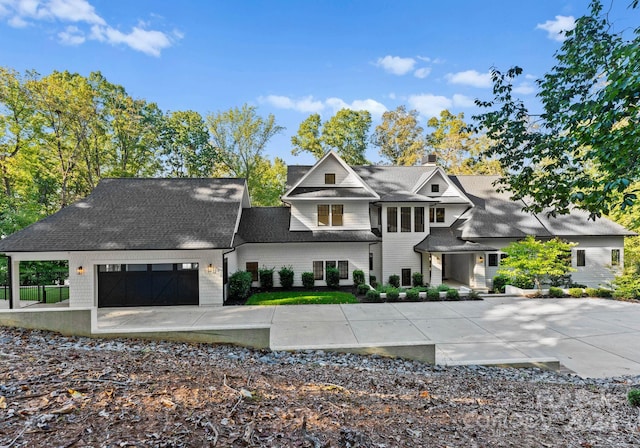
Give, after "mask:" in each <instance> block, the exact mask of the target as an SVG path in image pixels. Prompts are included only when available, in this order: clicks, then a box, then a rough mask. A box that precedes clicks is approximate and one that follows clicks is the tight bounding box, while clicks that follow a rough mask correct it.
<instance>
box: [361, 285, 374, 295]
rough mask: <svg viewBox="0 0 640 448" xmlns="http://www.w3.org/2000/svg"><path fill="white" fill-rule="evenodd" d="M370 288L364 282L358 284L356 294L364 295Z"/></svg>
mask: <svg viewBox="0 0 640 448" xmlns="http://www.w3.org/2000/svg"><path fill="white" fill-rule="evenodd" d="M370 290H371V288H369V285H365V284H364V283H362V284H360V285H358V294H362V295H364V294H366V293H367V292H368V291H370Z"/></svg>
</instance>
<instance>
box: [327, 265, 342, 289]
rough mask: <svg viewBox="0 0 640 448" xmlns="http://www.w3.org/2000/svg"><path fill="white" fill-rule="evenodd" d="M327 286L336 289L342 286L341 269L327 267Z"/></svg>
mask: <svg viewBox="0 0 640 448" xmlns="http://www.w3.org/2000/svg"><path fill="white" fill-rule="evenodd" d="M327 286H328V287H329V288H334V289H338V287H340V271H338V269H337V268H327Z"/></svg>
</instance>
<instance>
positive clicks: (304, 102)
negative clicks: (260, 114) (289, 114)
mask: <svg viewBox="0 0 640 448" xmlns="http://www.w3.org/2000/svg"><path fill="white" fill-rule="evenodd" d="M258 100H259V101H260V102H261V103H268V104H271V105H272V106H274V107H277V108H278V109H291V110H297V111H298V112H309V113H318V112H321V111H322V109H324V107H325V106H324V103H323V102H322V101H319V100H314V99H313V97H312V96H306V97H303V98H300V99H299V100H292V99H291V98H289V97H288V96H282V95H268V96H266V97H260V98H258Z"/></svg>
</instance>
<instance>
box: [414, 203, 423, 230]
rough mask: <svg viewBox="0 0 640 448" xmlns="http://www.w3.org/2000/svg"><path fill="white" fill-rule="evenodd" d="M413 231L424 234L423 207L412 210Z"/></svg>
mask: <svg viewBox="0 0 640 448" xmlns="http://www.w3.org/2000/svg"><path fill="white" fill-rule="evenodd" d="M413 231H414V232H424V207H414V209H413Z"/></svg>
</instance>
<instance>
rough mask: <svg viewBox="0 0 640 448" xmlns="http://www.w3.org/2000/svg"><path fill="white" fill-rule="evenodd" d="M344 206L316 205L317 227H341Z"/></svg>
mask: <svg viewBox="0 0 640 448" xmlns="http://www.w3.org/2000/svg"><path fill="white" fill-rule="evenodd" d="M343 214H344V206H343V205H342V204H332V205H329V204H318V227H322V226H334V227H337V226H342V225H343V219H342V216H343Z"/></svg>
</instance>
